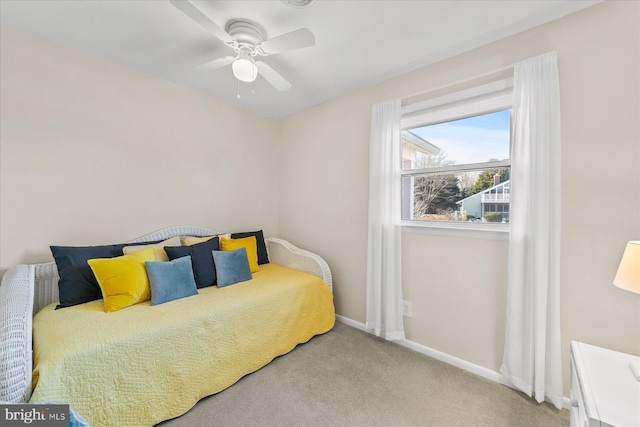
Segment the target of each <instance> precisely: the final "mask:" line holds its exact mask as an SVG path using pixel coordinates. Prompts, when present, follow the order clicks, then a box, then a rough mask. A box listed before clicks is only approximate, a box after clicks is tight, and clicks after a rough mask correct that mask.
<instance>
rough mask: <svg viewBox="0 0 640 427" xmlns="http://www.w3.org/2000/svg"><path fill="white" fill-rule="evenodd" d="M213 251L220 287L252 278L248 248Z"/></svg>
mask: <svg viewBox="0 0 640 427" xmlns="http://www.w3.org/2000/svg"><path fill="white" fill-rule="evenodd" d="M212 253H213V263H214V264H215V265H216V276H217V277H218V287H219V288H222V287H224V286H229V285H233V284H234V283H238V282H245V281H247V280H251V269H250V268H249V259H248V258H247V249H246V248H238V249H236V250H233V251H213V252H212Z"/></svg>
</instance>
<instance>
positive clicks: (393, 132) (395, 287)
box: [366, 98, 404, 340]
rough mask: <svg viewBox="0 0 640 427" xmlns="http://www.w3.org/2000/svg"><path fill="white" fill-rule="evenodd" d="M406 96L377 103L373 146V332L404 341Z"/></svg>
mask: <svg viewBox="0 0 640 427" xmlns="http://www.w3.org/2000/svg"><path fill="white" fill-rule="evenodd" d="M400 157H401V147H400V99H399V98H397V99H392V100H389V101H384V102H380V103H378V104H375V105H374V106H373V109H372V114H371V141H370V146H369V241H368V248H367V324H366V328H367V330H368V331H370V332H373V333H374V334H375V335H376V336H379V337H382V338H385V339H388V340H403V339H404V326H403V324H402V271H401V253H400V251H401V230H400V224H399V222H400V203H401V201H400V192H401V188H400V167H401V165H400V162H401V159H400Z"/></svg>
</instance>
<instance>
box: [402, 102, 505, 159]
mask: <svg viewBox="0 0 640 427" xmlns="http://www.w3.org/2000/svg"><path fill="white" fill-rule="evenodd" d="M509 126H510V111H509V110H503V111H497V112H495V113H490V114H483V115H481V116H475V117H470V118H467V119H461V120H455V121H451V122H445V123H440V124H436V125H430V126H424V127H420V128H414V129H411V132H412V133H413V134H415V135H418V136H419V137H421V138H423V139H426V140H427V141H429V142H430V143H432V144H433V145H436V146H437V147H439V148H440V150H441V151H443V152H444V153H446V159H447V160H453V161H455V164H466V163H482V162H487V161H489V160H505V159H508V158H509Z"/></svg>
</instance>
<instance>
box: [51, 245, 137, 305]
mask: <svg viewBox="0 0 640 427" xmlns="http://www.w3.org/2000/svg"><path fill="white" fill-rule="evenodd" d="M125 246H126V244H119V245H105V246H51V253H52V254H53V258H54V259H55V260H56V266H57V267H58V275H59V276H60V280H58V292H59V294H60V303H59V304H58V306H57V307H56V309H59V308H64V307H71V306H74V305H78V304H83V303H85V302H89V301H95V300H98V299H102V291H101V290H100V286H98V281H97V280H96V277H95V276H94V274H93V272H92V271H91V268H90V267H89V264H87V260H90V259H92V258H113V257H116V256H120V255H122V248H123V247H125Z"/></svg>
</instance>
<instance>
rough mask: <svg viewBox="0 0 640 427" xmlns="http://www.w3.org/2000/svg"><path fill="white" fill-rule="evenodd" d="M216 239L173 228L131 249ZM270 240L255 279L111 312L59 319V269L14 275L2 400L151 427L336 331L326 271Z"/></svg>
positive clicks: (83, 309) (205, 232) (94, 309)
mask: <svg viewBox="0 0 640 427" xmlns="http://www.w3.org/2000/svg"><path fill="white" fill-rule="evenodd" d="M215 234H219V233H217V232H215V231H213V230H209V229H205V228H200V227H172V228H168V229H164V230H160V231H158V232H155V233H151V234H148V235H145V236H143V237H140V238H138V239H135V240H132V241H131V242H130V243H144V242H152V241H158V240H164V239H167V238H170V237H173V236H210V235H215ZM265 241H266V247H267V251H268V257H269V261H270V262H269V263H268V264H264V265H261V266H260V267H261V268H260V271H258V272H255V273H253V277H252V279H251V280H249V281H246V282H242V283H237V284H234V285H233V286H227V287H224V288H218V287H216V286H211V287H207V288H203V289H198V295H195V296H191V297H187V298H182V299H178V300H175V301H171V302H170V303H166V304H160V305H153V306H151V305H150V303H149V301H147V302H143V303H139V304H136V305H132V306H130V307H127V308H125V309H122V310H119V311H116V312H111V313H106V312H105V311H104V309H103V301H102V300H97V301H91V302H87V303H84V304H80V305H76V306H73V307H67V308H63V309H59V310H56V309H55V306H56V304H53V303H54V302H56V301H58V286H57V281H58V274H57V269H56V264H55V263H54V262H51V263H46V264H36V265H19V266H16V267H14V268H12V269H10V270H9V271H7V273H6V274H5V276H4V278H3V280H2V285H1V286H0V322H1V323H0V328H1V329H0V338H2V341H0V349H1V351H2V354H1V355H0V400H6V401H11V402H27V401H29V400H30V401H31V402H41V401H50V402H51V401H53V402H61V403H68V404H70V405H71V407H72V408H73V409H75V410H77V411H78V412H79V413H80V414H81V415H82V416H83V417H84V418H86V419H87V420H88V421H89V422H90V423H91V424H92V425H93V426H96V427H97V426H111V425H112V426H150V425H154V424H156V423H158V422H160V421H163V420H166V419H170V418H174V417H177V416H179V415H182V414H184V413H185V412H187V411H188V410H189V409H190V408H191V407H193V405H195V404H196V403H197V401H198V400H199V399H201V398H203V397H205V396H209V395H212V394H215V393H217V392H220V391H222V390H223V389H225V388H227V387H229V386H231V385H232V384H234V383H235V382H236V381H238V380H239V379H240V378H242V377H243V376H244V375H247V374H249V373H251V372H254V371H256V370H258V369H259V368H261V367H263V366H265V365H266V364H268V363H269V362H270V361H271V360H273V359H274V358H275V357H278V356H280V355H283V354H285V353H288V352H289V351H291V350H292V349H293V348H294V347H295V346H296V345H298V344H300V343H304V342H306V341H308V340H309V339H311V338H312V337H313V336H314V335H317V334H322V333H325V332H327V331H329V330H330V329H331V328H332V327H333V325H334V321H335V313H334V307H333V298H332V293H331V286H332V281H331V273H330V270H329V268H328V266H327V264H326V262H325V261H324V260H323V259H322V258H320V257H319V256H317V255H315V254H312V253H310V252H307V251H304V250H301V249H299V248H296V247H295V246H293V245H291V244H290V243H288V242H286V241H284V240H280V239H276V238H269V239H265ZM32 314H33V319H32ZM32 323H33V340H32V336H31V333H32ZM32 341H33V347H32ZM32 348H33V364H32V357H31V356H32ZM32 368H33V371H32ZM32 373H33V375H32Z"/></svg>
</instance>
